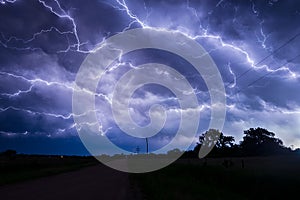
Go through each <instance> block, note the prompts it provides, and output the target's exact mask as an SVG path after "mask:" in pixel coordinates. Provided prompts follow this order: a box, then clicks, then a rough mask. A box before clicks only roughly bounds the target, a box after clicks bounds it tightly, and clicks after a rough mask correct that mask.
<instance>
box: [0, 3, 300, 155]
mask: <svg viewBox="0 0 300 200" xmlns="http://www.w3.org/2000/svg"><path fill="white" fill-rule="evenodd" d="M299 22H300V2H299V1H296V0H281V1H280V0H269V1H227V0H221V1H212V0H206V1H195V0H190V1H182V0H158V1H150V0H144V1H141V0H127V1H122V0H116V1H113V0H112V1H104V0H103V1H102V0H98V1H96V0H89V1H80V0H49V1H47V0H45V1H42V0H1V1H0V151H2V150H5V149H8V148H11V149H16V150H17V151H18V152H23V153H47V154H87V150H86V149H85V148H84V146H83V144H82V143H81V141H80V139H79V137H78V133H77V130H76V124H75V123H74V120H73V114H72V93H73V87H74V81H75V78H76V74H77V72H78V70H79V68H80V66H81V64H82V62H83V61H84V59H85V58H86V57H87V56H88V55H89V53H91V52H92V51H93V49H94V48H95V47H96V46H98V45H100V44H102V42H103V41H104V39H105V38H109V37H110V36H113V35H115V34H118V33H120V32H122V31H126V30H130V29H133V28H143V27H144V28H150V29H154V30H160V31H179V32H181V33H183V34H185V35H187V36H188V37H190V38H192V39H193V40H195V41H196V42H198V43H199V44H200V45H202V46H203V47H204V48H205V50H206V51H207V52H209V54H210V56H211V57H212V59H213V60H214V62H215V63H216V65H217V67H218V70H219V71H220V74H221V77H222V79H223V81H224V85H225V90H226V97H227V99H226V100H227V102H226V109H227V111H226V119H225V124H224V128H223V130H222V132H224V134H227V135H233V136H235V138H236V140H237V142H238V141H239V140H241V139H242V137H243V130H246V129H248V128H250V127H258V126H260V127H264V128H267V129H268V130H270V131H272V132H274V133H276V136H278V137H280V138H281V139H282V140H283V141H284V144H285V145H286V146H290V145H294V146H295V147H300V132H299V130H300V92H299V86H300V56H299V53H300V51H299V50H300V24H299ZM298 36H299V37H298ZM297 56H298V57H297ZM149 62H156V63H162V64H165V65H168V66H172V67H173V68H174V69H176V70H177V71H179V72H180V73H181V74H183V75H184V77H186V79H187V80H188V81H189V82H190V84H191V86H192V87H193V88H194V91H195V92H196V94H197V99H198V102H199V106H200V109H199V110H198V111H199V112H201V120H200V122H199V125H200V126H199V129H198V131H197V132H198V134H197V135H196V136H195V138H183V139H182V141H181V140H179V141H177V142H178V144H179V143H181V142H183V143H184V142H186V141H185V140H189V141H193V140H194V143H195V142H196V141H197V137H198V135H199V134H201V133H203V132H204V131H205V130H207V128H208V124H209V120H210V116H211V113H210V109H211V105H210V98H209V95H208V89H207V87H206V85H205V83H204V81H203V79H202V77H201V75H199V74H197V72H196V71H195V70H194V69H193V67H192V66H190V65H189V63H187V62H186V60H184V59H182V58H179V57H178V56H177V57H176V55H173V54H172V53H169V52H165V51H161V50H154V49H148V50H144V51H141V50H138V51H134V52H130V53H128V54H127V55H124V56H123V57H122V60H119V61H118V62H116V63H115V66H112V68H111V70H109V71H108V72H107V73H106V76H104V78H103V79H102V80H101V81H100V82H99V84H98V88H97V91H98V92H99V93H101V94H104V96H99V97H97V98H96V104H95V105H96V110H97V117H98V120H99V122H101V123H100V124H101V127H99V131H100V133H102V134H104V135H106V137H108V138H109V140H110V141H112V142H113V143H114V144H116V145H117V146H119V147H121V148H123V149H124V150H127V151H131V152H134V151H135V150H136V147H137V146H140V149H141V151H145V147H144V140H143V139H139V138H134V137H132V136H128V135H126V134H125V133H123V132H122V131H121V129H120V128H119V127H118V126H117V125H116V124H115V123H114V121H113V119H112V113H111V110H110V104H108V103H107V101H106V100H107V98H108V101H109V99H110V98H111V91H112V90H113V89H114V86H115V84H116V81H117V80H116V79H119V78H120V77H121V75H122V74H124V73H125V72H126V71H128V70H129V69H131V68H135V66H138V65H141V64H144V63H149ZM245 72H246V73H245ZM144 76H145V77H147V74H144ZM142 78H143V77H141V79H142ZM176 84H179V83H177V82H174V85H176ZM156 103H158V104H161V105H163V106H164V107H165V108H166V110H167V111H166V113H167V117H168V118H167V120H166V123H165V127H164V128H163V129H162V130H161V131H160V132H159V133H158V134H157V135H156V136H154V137H152V138H151V146H150V151H154V150H157V149H160V148H161V147H163V146H164V145H166V144H168V143H169V142H170V141H171V140H172V138H173V137H174V134H175V133H176V130H177V129H178V124H179V122H180V118H179V117H178V114H176V113H177V111H180V105H179V104H178V99H177V98H176V96H174V94H173V93H172V92H170V90H168V88H165V87H162V86H158V85H155V84H153V85H151V84H149V85H145V86H143V87H142V88H139V89H138V90H136V91H135V93H134V94H133V96H132V99H131V102H130V104H129V112H130V114H131V117H132V119H133V120H134V121H135V122H136V123H137V124H139V125H141V126H145V125H147V124H148V123H149V122H150V117H149V114H148V111H149V109H150V107H151V105H153V104H156ZM191 123H194V122H191ZM104 137H105V136H104ZM194 143H193V144H194Z"/></svg>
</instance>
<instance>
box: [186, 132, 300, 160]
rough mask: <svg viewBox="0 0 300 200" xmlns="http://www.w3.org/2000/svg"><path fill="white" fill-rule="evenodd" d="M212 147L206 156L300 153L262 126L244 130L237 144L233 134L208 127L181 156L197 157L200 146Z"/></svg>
mask: <svg viewBox="0 0 300 200" xmlns="http://www.w3.org/2000/svg"><path fill="white" fill-rule="evenodd" d="M211 145H214V147H213V149H212V150H211V151H210V153H209V154H208V155H207V156H208V157H239V156H271V155H287V154H292V153H297V152H298V153H300V149H296V150H292V149H291V148H290V147H286V146H284V145H283V142H282V140H281V139H279V138H277V137H275V133H273V132H270V131H268V130H267V129H264V128H260V127H257V128H250V129H248V130H245V131H244V137H243V140H242V141H241V142H239V144H236V143H235V139H234V137H233V136H226V135H224V134H223V133H222V132H220V131H219V130H216V129H210V130H208V131H206V132H205V133H203V134H202V135H200V136H199V142H198V143H197V145H196V146H195V148H194V149H193V150H191V151H187V152H185V154H184V155H183V157H197V156H198V153H199V150H200V148H202V147H203V148H205V147H211Z"/></svg>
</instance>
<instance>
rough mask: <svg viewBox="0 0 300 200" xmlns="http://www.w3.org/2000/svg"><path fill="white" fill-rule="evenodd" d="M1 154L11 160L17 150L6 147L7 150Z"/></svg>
mask: <svg viewBox="0 0 300 200" xmlns="http://www.w3.org/2000/svg"><path fill="white" fill-rule="evenodd" d="M3 155H4V156H6V157H7V158H8V159H10V160H12V159H14V158H15V157H16V155H17V151H15V150H12V149H8V150H6V151H4V152H3Z"/></svg>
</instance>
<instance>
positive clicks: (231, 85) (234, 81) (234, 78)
mask: <svg viewBox="0 0 300 200" xmlns="http://www.w3.org/2000/svg"><path fill="white" fill-rule="evenodd" d="M227 67H228V70H229V72H230V74H231V75H232V76H233V83H232V84H230V85H229V86H228V87H229V88H234V87H235V86H236V75H235V74H234V72H233V71H232V69H231V63H230V62H229V63H228V64H227Z"/></svg>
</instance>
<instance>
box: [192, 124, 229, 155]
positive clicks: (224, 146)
mask: <svg viewBox="0 0 300 200" xmlns="http://www.w3.org/2000/svg"><path fill="white" fill-rule="evenodd" d="M213 145H214V148H213V149H212V151H211V152H210V153H209V156H224V155H227V154H228V153H229V151H230V149H231V148H233V147H234V137H233V136H225V135H224V134H223V133H222V132H220V131H219V130H216V129H210V130H208V131H206V132H205V133H203V134H202V135H201V136H199V143H197V145H196V147H195V148H194V152H195V153H197V152H199V150H200V148H201V147H204V146H206V147H211V146H213Z"/></svg>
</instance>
